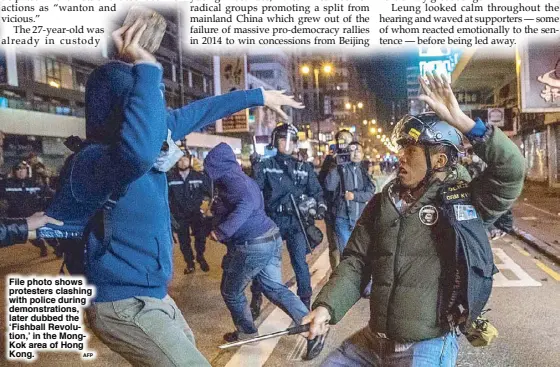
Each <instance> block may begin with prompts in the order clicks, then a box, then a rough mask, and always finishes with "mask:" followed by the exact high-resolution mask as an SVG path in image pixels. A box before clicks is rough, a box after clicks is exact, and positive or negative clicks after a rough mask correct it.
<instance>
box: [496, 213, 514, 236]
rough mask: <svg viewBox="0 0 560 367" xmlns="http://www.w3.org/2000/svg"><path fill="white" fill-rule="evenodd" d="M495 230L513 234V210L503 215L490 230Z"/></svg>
mask: <svg viewBox="0 0 560 367" xmlns="http://www.w3.org/2000/svg"><path fill="white" fill-rule="evenodd" d="M494 228H497V229H499V230H501V231H504V232H508V233H509V232H511V230H512V229H513V213H512V212H511V209H510V210H508V211H507V212H505V213H504V214H502V216H501V217H499V218H498V219H496V221H495V222H494V224H493V225H492V226H491V227H490V229H491V230H492V229H494Z"/></svg>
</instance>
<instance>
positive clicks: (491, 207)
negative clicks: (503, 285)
mask: <svg viewBox="0 0 560 367" xmlns="http://www.w3.org/2000/svg"><path fill="white" fill-rule="evenodd" d="M427 77H428V81H429V85H428V84H426V82H425V81H424V80H421V81H420V82H421V84H422V87H423V89H424V93H425V95H422V96H421V97H420V99H421V100H423V101H425V102H426V103H427V104H428V105H429V106H430V107H431V109H432V110H433V111H434V112H435V114H433V113H432V114H429V113H428V114H422V115H419V116H406V117H405V118H403V120H401V122H399V123H398V124H397V125H396V127H395V130H394V132H393V141H394V142H395V143H397V144H398V145H399V147H400V168H399V171H398V177H397V179H395V180H394V181H393V182H391V183H389V184H388V185H387V186H386V187H385V189H384V190H383V192H382V193H381V194H378V195H376V196H375V197H374V199H373V200H371V201H370V203H369V204H368V205H367V206H366V208H365V210H364V212H363V214H362V216H361V218H360V219H359V221H358V223H357V225H356V228H355V230H354V232H353V233H352V236H351V238H350V241H349V242H348V245H347V247H346V249H345V251H344V253H343V256H342V260H341V263H340V265H339V266H338V267H337V269H336V270H335V271H334V273H333V274H332V276H331V279H330V280H329V282H328V283H327V284H326V285H325V286H324V287H323V289H322V290H321V292H320V293H319V295H318V296H317V299H316V300H315V303H314V304H313V307H312V309H313V311H312V312H311V313H310V314H309V315H308V316H307V317H306V318H304V320H303V322H302V323H308V322H309V323H311V325H310V332H309V335H308V338H310V339H313V338H315V337H316V336H317V335H325V334H326V332H327V331H328V324H329V323H330V324H336V323H337V322H338V321H340V320H341V319H342V317H343V316H344V315H345V314H346V312H348V310H349V309H350V308H351V307H352V306H353V305H354V304H355V303H356V302H357V301H358V300H359V299H360V284H361V282H362V280H363V278H364V277H368V276H370V275H371V276H372V278H373V287H372V292H371V297H370V313H371V315H370V321H369V325H368V326H367V327H366V328H364V329H362V330H361V331H359V332H358V333H356V334H355V335H353V336H352V337H350V338H349V339H348V340H346V341H345V342H344V343H343V344H342V346H341V347H339V348H338V349H337V350H335V351H334V352H333V353H332V354H331V355H329V356H328V357H327V359H326V360H325V362H324V363H323V366H335V365H336V366H357V365H367V366H370V365H373V366H383V365H391V366H419V365H422V366H424V365H425V366H454V365H455V361H456V358H457V352H458V347H457V333H456V327H455V326H456V325H458V324H459V321H458V320H460V318H459V317H457V315H455V314H452V312H451V310H452V309H453V310H454V308H452V306H453V307H454V306H456V305H458V304H468V307H469V308H471V310H467V311H466V314H465V313H463V314H461V315H460V317H465V318H468V319H469V320H471V319H472V318H476V317H477V316H478V315H479V314H480V311H481V310H482V307H484V304H485V303H486V301H487V299H488V297H489V295H490V291H491V285H492V274H493V270H494V265H493V262H492V254H491V249H490V246H489V244H488V240H487V238H486V233H485V232H484V226H483V225H486V224H490V223H492V222H493V220H495V219H496V218H497V217H498V216H500V215H501V214H502V213H504V212H505V211H506V210H508V209H509V208H510V207H511V205H512V204H513V202H514V201H515V200H516V198H517V197H518V196H519V194H520V193H521V189H522V186H523V178H524V177H523V176H524V169H523V167H524V161H523V157H522V155H521V153H520V152H519V149H518V148H517V147H516V146H515V145H514V144H513V142H511V141H510V140H509V139H508V138H507V136H506V135H505V134H504V133H503V132H502V131H500V130H499V129H498V128H496V127H493V126H489V125H485V124H484V123H483V122H482V121H480V120H477V121H476V122H475V121H473V120H472V119H470V118H469V117H468V116H466V115H465V114H464V113H463V112H462V111H461V110H460V108H459V105H458V103H457V100H456V99H455V97H454V95H453V92H452V90H451V87H450V85H449V83H448V82H447V80H446V79H445V77H443V76H442V77H439V76H436V75H428V76H427ZM436 115H437V116H436ZM459 132H460V133H462V134H464V135H466V136H467V138H469V140H470V141H471V142H472V144H473V147H474V149H475V152H476V153H477V155H479V156H480V157H481V158H482V159H483V160H484V161H485V162H486V163H487V164H488V168H487V169H486V171H485V172H484V174H483V175H481V176H480V177H479V178H477V179H475V180H474V181H472V182H471V183H470V184H468V185H467V184H466V183H465V182H463V183H459V184H458V185H455V186H453V185H452V184H450V182H455V181H457V180H459V179H461V178H462V177H461V176H462V175H461V172H458V171H457V168H456V166H457V163H458V153H459V151H460V150H461V145H462V140H461V139H462V136H461V134H460V133H459ZM444 189H445V190H446V191H445V193H444V194H443V195H442V190H444ZM454 190H456V191H454ZM442 196H444V197H447V198H448V199H449V198H451V199H456V198H459V197H460V198H468V202H459V203H460V204H468V205H450V206H447V208H451V209H450V210H449V211H446V212H444V210H448V209H442V208H443V205H442ZM452 204H454V203H453V202H452ZM455 204H456V203H455ZM449 213H453V214H449ZM446 215H447V217H446ZM449 217H451V218H449ZM451 223H452V224H453V226H452V225H451ZM473 223H474V224H473ZM465 225H467V226H470V227H469V228H468V229H467V231H466V232H467V234H468V235H472V236H471V237H470V238H468V239H467V240H463V243H461V246H458V245H457V246H456V244H455V241H456V238H457V237H460V236H458V235H457V236H456V235H455V232H454V231H456V230H457V228H458V227H460V226H465ZM468 232H471V233H470V234H469V233H468ZM461 235H463V234H461ZM457 241H458V243H460V241H461V239H457ZM457 249H459V250H457ZM471 251H474V252H472V253H471ZM464 252H466V253H467V256H465V255H464V254H463V253H464ZM461 257H462V259H459V258H461ZM465 258H466V259H465ZM465 263H466V265H463V267H461V264H465ZM472 268H478V269H472ZM366 269H370V270H369V272H368V271H366ZM450 269H452V270H450ZM471 277H472V279H473V280H476V282H474V281H473V282H471ZM475 278H476V279H475ZM467 279H468V282H467ZM467 283H468V284H467ZM473 287H474V288H473ZM477 298H478V299H477ZM467 299H468V302H466V300H467ZM463 301H464V302H463ZM461 302H463V303H461ZM446 305H449V306H446ZM442 310H443V311H442ZM463 322H464V319H463ZM422 363H424V364H422Z"/></svg>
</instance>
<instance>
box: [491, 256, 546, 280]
mask: <svg viewBox="0 0 560 367" xmlns="http://www.w3.org/2000/svg"><path fill="white" fill-rule="evenodd" d="M492 252H493V253H494V255H495V256H497V257H498V258H499V259H500V260H501V262H502V263H501V264H496V267H497V268H498V269H499V270H510V271H512V272H513V273H514V274H515V276H516V277H517V279H516V280H510V279H508V278H506V277H505V275H504V274H502V273H498V274H494V284H493V286H494V287H496V288H501V287H540V286H542V284H541V283H539V282H537V281H536V280H534V279H533V278H531V276H530V275H529V274H527V272H526V271H525V270H523V269H522V268H521V267H520V266H519V265H517V264H516V263H515V262H514V261H513V260H512V259H511V257H509V256H508V255H507V254H506V253H505V251H504V250H503V249H501V248H494V249H492Z"/></svg>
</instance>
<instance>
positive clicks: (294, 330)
mask: <svg viewBox="0 0 560 367" xmlns="http://www.w3.org/2000/svg"><path fill="white" fill-rule="evenodd" d="M309 325H310V324H305V325H298V326H294V327H291V328H288V329H286V330H282V331H277V332H275V333H271V334H266V335H260V336H256V337H254V338H251V339H245V340H240V341H237V342H233V343H227V344H222V345H220V346H219V347H218V348H220V349H227V348H231V347H237V346H240V345H245V344H249V343H256V342H260V341H261V340H266V339H272V338H277V337H279V336H283V335H295V334H301V333H305V332H307V331H309Z"/></svg>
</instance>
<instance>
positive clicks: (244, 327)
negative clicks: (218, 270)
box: [204, 143, 309, 349]
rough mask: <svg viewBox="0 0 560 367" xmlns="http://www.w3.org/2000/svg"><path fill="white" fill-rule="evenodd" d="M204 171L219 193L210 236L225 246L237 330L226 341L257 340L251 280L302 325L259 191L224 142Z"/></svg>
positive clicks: (225, 283) (225, 288) (226, 284)
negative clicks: (248, 293) (250, 299)
mask: <svg viewBox="0 0 560 367" xmlns="http://www.w3.org/2000/svg"><path fill="white" fill-rule="evenodd" d="M204 167H205V170H206V172H207V173H208V176H209V177H210V179H211V180H213V181H214V182H215V185H216V188H217V190H218V198H217V200H216V201H215V202H214V206H213V214H214V216H215V218H216V223H217V226H216V228H215V230H214V231H212V233H211V237H212V238H213V239H214V240H216V241H219V242H222V243H225V244H226V246H227V253H226V255H225V256H224V259H223V262H222V268H223V271H224V272H223V276H222V284H221V292H222V297H223V298H224V301H225V303H226V306H227V307H228V309H229V311H230V313H231V317H232V319H233V323H234V325H235V328H236V331H234V332H230V333H227V334H225V335H224V340H225V341H227V342H234V341H238V340H243V339H249V338H252V337H255V336H257V335H258V330H257V327H256V326H255V322H254V321H253V317H252V315H251V310H250V308H249V304H248V302H247V298H246V296H245V289H246V288H247V286H248V285H249V284H250V283H251V282H252V281H253V280H256V281H257V282H258V283H259V286H260V288H261V289H262V291H263V293H264V294H265V296H266V297H267V298H268V299H269V300H270V301H271V302H272V303H274V304H275V305H277V306H278V307H280V308H281V309H282V310H284V311H285V312H286V313H287V314H288V315H289V316H290V317H291V318H292V319H293V320H294V322H295V323H296V324H298V325H299V324H300V323H301V320H302V318H303V317H304V316H305V315H306V314H307V313H308V312H309V311H308V309H307V307H306V306H305V305H304V303H303V302H302V301H301V300H300V299H299V297H298V296H296V295H295V294H294V293H292V292H291V291H290V290H289V289H288V288H287V287H286V286H285V285H284V283H283V282H282V271H281V261H282V238H281V236H280V231H279V229H278V227H277V226H276V224H275V223H274V222H273V221H272V219H270V218H269V217H268V216H267V215H266V214H265V211H264V201H263V197H262V194H261V190H260V188H259V186H258V185H257V183H256V182H255V181H254V180H253V179H251V178H250V177H249V176H247V175H246V174H245V173H243V171H242V169H241V166H240V165H239V164H238V163H237V160H236V157H235V154H234V152H233V150H232V149H231V147H230V146H229V145H227V144H225V143H221V144H219V145H217V146H216V147H215V148H214V149H212V150H211V151H210V152H209V153H208V156H207V157H206V159H205V161H204ZM308 345H309V343H308ZM308 349H309V348H308Z"/></svg>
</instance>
